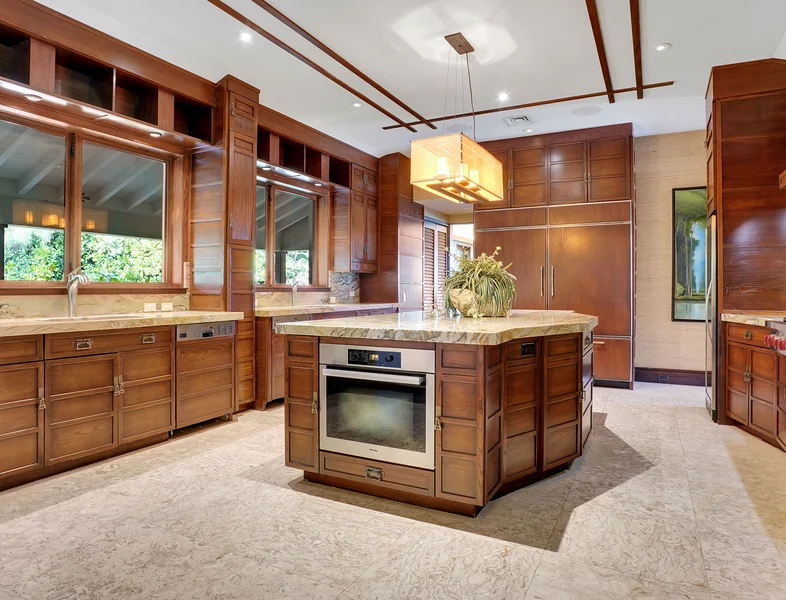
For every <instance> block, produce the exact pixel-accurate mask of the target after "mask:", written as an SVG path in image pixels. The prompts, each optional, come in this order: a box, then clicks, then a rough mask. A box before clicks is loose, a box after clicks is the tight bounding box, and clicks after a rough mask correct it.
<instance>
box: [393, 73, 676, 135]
mask: <svg viewBox="0 0 786 600" xmlns="http://www.w3.org/2000/svg"><path fill="white" fill-rule="evenodd" d="M670 85H674V82H673V81H661V82H659V83H649V84H647V85H643V86H641V87H642V89H645V90H651V89H654V88H660V87H667V86H670ZM635 91H636V88H635V87H628V88H620V89H618V90H612V92H613V93H614V94H626V93H628V92H635ZM606 94H607V92H606V91H603V92H593V93H591V94H579V95H578V96H566V97H564V98H554V99H552V100H540V101H538V102H527V103H526V104H516V105H514V106H499V107H497V108H487V109H485V110H479V111H476V112H475V116H478V117H479V116H481V115H490V114H493V113H500V112H508V111H514V110H522V109H524V108H532V107H534V106H546V105H547V104H560V103H561V102H572V101H574V100H586V99H587V98H598V97H599V96H605V95H606ZM471 115H472V113H461V114H456V115H445V116H442V117H432V118H431V119H429V120H430V121H431V122H432V123H439V122H441V121H449V120H451V119H460V118H462V117H469V116H471ZM406 125H420V121H410V122H409V123H406ZM400 127H402V126H401V125H387V126H386V127H383V128H382V129H384V130H389V129H398V128H400Z"/></svg>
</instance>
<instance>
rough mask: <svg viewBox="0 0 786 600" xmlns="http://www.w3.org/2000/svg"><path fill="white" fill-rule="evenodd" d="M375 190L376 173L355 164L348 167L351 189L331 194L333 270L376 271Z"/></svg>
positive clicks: (377, 224) (376, 190) (376, 202)
mask: <svg viewBox="0 0 786 600" xmlns="http://www.w3.org/2000/svg"><path fill="white" fill-rule="evenodd" d="M378 191H379V185H378V176H377V173H376V172H375V171H372V170H370V169H366V168H364V167H361V166H359V165H352V190H351V191H346V190H343V189H340V188H337V189H336V190H335V191H334V193H333V196H332V205H333V210H332V213H333V227H332V229H331V241H332V246H333V253H332V254H333V260H332V264H331V269H333V270H334V271H351V272H353V273H376V272H377V268H378V257H377V243H378V238H379V208H378V202H379V198H378V196H377V194H378Z"/></svg>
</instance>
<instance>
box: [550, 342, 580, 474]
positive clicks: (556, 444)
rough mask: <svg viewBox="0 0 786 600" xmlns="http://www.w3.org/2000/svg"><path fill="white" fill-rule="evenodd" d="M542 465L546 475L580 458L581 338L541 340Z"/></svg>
mask: <svg viewBox="0 0 786 600" xmlns="http://www.w3.org/2000/svg"><path fill="white" fill-rule="evenodd" d="M543 345H544V364H545V368H544V381H543V389H544V393H543V400H544V401H543V428H544V440H543V464H542V470H543V471H547V470H549V469H552V468H554V467H558V466H560V465H562V464H564V463H566V462H570V461H572V460H574V459H576V458H578V457H579V456H581V443H582V423H581V417H582V402H581V396H582V391H583V385H582V352H581V350H582V335H581V334H571V335H564V336H551V337H546V338H544V342H543Z"/></svg>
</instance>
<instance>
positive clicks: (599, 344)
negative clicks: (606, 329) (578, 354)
mask: <svg viewBox="0 0 786 600" xmlns="http://www.w3.org/2000/svg"><path fill="white" fill-rule="evenodd" d="M592 345H593V346H605V345H606V342H592Z"/></svg>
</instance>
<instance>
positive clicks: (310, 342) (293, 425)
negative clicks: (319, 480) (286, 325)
mask: <svg viewBox="0 0 786 600" xmlns="http://www.w3.org/2000/svg"><path fill="white" fill-rule="evenodd" d="M284 361H285V362H284V372H285V376H284V379H285V385H284V387H285V394H284V423H285V428H284V429H285V438H284V441H285V462H286V464H287V466H288V467H292V468H294V469H302V470H303V471H310V472H313V473H318V472H319V393H318V390H319V338H316V337H305V336H295V335H290V336H287V337H286V354H285V357H284Z"/></svg>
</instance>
